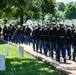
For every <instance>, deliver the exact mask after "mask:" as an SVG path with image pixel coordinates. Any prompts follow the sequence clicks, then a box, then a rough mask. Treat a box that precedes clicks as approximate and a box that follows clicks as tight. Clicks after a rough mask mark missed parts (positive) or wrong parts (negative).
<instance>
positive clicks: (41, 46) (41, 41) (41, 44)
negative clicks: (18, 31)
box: [39, 40, 44, 53]
mask: <svg viewBox="0 0 76 75" xmlns="http://www.w3.org/2000/svg"><path fill="white" fill-rule="evenodd" d="M39 47H40V53H42V49H43V50H44V40H40V44H39Z"/></svg>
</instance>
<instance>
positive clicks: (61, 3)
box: [57, 2, 65, 12]
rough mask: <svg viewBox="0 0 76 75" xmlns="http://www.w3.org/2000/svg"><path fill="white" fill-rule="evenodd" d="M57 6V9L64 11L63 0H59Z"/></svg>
mask: <svg viewBox="0 0 76 75" xmlns="http://www.w3.org/2000/svg"><path fill="white" fill-rule="evenodd" d="M57 6H58V10H59V11H62V12H64V11H65V4H64V3H63V2H59V3H58V5H57Z"/></svg>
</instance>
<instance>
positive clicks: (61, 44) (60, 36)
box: [57, 22, 66, 63]
mask: <svg viewBox="0 0 76 75" xmlns="http://www.w3.org/2000/svg"><path fill="white" fill-rule="evenodd" d="M65 36H66V30H65V29H64V23H63V22H60V28H59V29H58V30H57V44H58V49H57V61H58V62H60V54H62V57H63V59H64V63H66V39H65ZM60 51H61V53H60Z"/></svg>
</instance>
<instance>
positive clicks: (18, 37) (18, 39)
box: [17, 35, 21, 44]
mask: <svg viewBox="0 0 76 75" xmlns="http://www.w3.org/2000/svg"><path fill="white" fill-rule="evenodd" d="M20 42H21V36H19V35H17V43H19V44H20Z"/></svg>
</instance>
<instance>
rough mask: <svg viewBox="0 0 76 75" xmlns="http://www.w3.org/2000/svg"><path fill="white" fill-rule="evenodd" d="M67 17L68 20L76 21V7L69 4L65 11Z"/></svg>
mask: <svg viewBox="0 0 76 75" xmlns="http://www.w3.org/2000/svg"><path fill="white" fill-rule="evenodd" d="M65 17H66V18H67V19H76V6H75V5H74V4H69V5H67V7H66V10H65Z"/></svg>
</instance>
